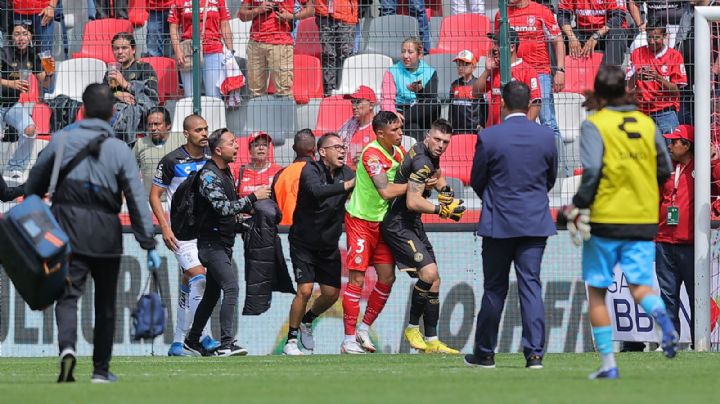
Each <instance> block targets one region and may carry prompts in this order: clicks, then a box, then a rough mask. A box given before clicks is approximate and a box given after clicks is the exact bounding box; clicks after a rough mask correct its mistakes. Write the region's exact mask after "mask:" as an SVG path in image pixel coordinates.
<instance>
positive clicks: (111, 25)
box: [72, 18, 133, 63]
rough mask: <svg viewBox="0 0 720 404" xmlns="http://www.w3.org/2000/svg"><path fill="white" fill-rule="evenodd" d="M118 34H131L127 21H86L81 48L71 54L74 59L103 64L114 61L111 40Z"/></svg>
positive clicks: (110, 19) (131, 28)
mask: <svg viewBox="0 0 720 404" xmlns="http://www.w3.org/2000/svg"><path fill="white" fill-rule="evenodd" d="M119 32H129V33H131V34H132V32H133V26H132V24H131V23H130V21H128V20H118V19H115V18H106V19H103V20H94V21H88V23H87V24H85V28H84V30H83V39H82V48H81V49H80V52H75V53H73V55H72V57H73V59H75V58H96V59H100V60H102V61H103V62H105V63H110V62H114V61H115V57H114V56H113V52H112V43H111V41H112V38H113V36H115V34H117V33H119Z"/></svg>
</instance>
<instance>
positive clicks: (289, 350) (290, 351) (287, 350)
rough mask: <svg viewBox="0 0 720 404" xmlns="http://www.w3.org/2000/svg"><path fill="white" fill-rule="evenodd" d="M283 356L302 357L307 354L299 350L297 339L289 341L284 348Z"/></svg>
mask: <svg viewBox="0 0 720 404" xmlns="http://www.w3.org/2000/svg"><path fill="white" fill-rule="evenodd" d="M283 355H288V356H301V355H305V354H304V353H303V351H301V350H300V348H298V342H297V340H296V339H289V340H288V342H287V343H286V344H285V346H284V347H283Z"/></svg>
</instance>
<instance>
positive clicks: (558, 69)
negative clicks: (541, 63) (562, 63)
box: [555, 67, 565, 73]
mask: <svg viewBox="0 0 720 404" xmlns="http://www.w3.org/2000/svg"><path fill="white" fill-rule="evenodd" d="M555 71H556V72H563V73H565V68H564V67H557V68H555Z"/></svg>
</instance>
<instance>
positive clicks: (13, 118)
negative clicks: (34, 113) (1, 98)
mask: <svg viewBox="0 0 720 404" xmlns="http://www.w3.org/2000/svg"><path fill="white" fill-rule="evenodd" d="M5 123H7V124H8V125H10V126H12V127H13V128H15V130H17V132H18V144H17V148H16V149H15V153H13V155H12V157H10V160H8V162H7V166H6V167H5V170H6V171H7V170H18V171H23V170H25V169H26V168H28V167H29V164H30V157H31V155H32V150H33V145H34V144H35V138H34V137H28V136H26V135H25V129H26V128H27V127H28V126H30V125H34V124H35V122H33V120H32V117H31V116H30V109H29V108H28V107H26V106H24V105H23V104H20V103H19V102H18V103H16V104H15V105H13V106H12V107H0V129H2V130H4V129H5Z"/></svg>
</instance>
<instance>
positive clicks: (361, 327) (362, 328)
mask: <svg viewBox="0 0 720 404" xmlns="http://www.w3.org/2000/svg"><path fill="white" fill-rule="evenodd" d="M357 329H358V331H363V332H370V326H369V325H367V324H365V323H360V325H359V326H358V328H357Z"/></svg>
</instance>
